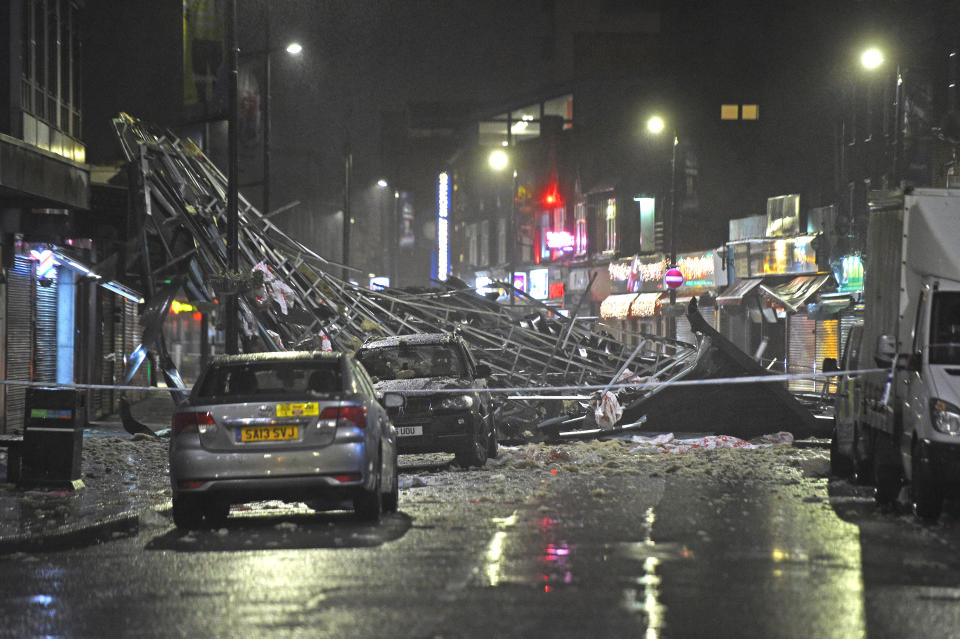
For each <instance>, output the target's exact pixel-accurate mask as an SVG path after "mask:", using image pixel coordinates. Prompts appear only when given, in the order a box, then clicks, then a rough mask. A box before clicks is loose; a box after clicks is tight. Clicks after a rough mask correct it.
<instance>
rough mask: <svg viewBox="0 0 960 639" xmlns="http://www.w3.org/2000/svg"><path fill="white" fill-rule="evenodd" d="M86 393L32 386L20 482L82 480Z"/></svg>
mask: <svg viewBox="0 0 960 639" xmlns="http://www.w3.org/2000/svg"><path fill="white" fill-rule="evenodd" d="M84 404H85V402H84V395H83V394H82V393H81V392H80V391H77V390H53V389H48V388H28V389H27V396H26V414H25V415H24V420H23V445H22V447H21V450H20V480H19V483H20V484H32V485H36V484H46V485H62V484H72V482H73V481H74V480H76V479H80V459H81V455H82V452H83V427H84V425H85V423H86V410H85V406H84Z"/></svg>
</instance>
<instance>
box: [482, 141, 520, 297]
mask: <svg viewBox="0 0 960 639" xmlns="http://www.w3.org/2000/svg"><path fill="white" fill-rule="evenodd" d="M487 163H488V164H489V165H490V168H492V169H493V170H494V171H498V172H499V171H503V170H504V169H507V168H508V167H509V168H511V169H512V172H513V182H512V185H511V188H510V218H509V220H508V221H507V260H508V262H509V266H510V305H511V306H514V305H515V304H516V297H517V296H516V293H515V291H514V288H513V287H514V286H515V277H516V272H517V271H516V269H517V165H516V162H515V160H514V158H512V157H511V156H510V154H509V153H507V152H506V151H504V150H503V149H496V150H494V151H491V152H490V155H489V156H488V158H487Z"/></svg>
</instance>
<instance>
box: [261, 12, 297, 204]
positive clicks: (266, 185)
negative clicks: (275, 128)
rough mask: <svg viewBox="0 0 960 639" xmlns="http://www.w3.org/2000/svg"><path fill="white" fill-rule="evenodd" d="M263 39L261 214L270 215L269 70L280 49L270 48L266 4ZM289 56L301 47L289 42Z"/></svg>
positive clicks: (287, 46)
mask: <svg viewBox="0 0 960 639" xmlns="http://www.w3.org/2000/svg"><path fill="white" fill-rule="evenodd" d="M264 38H265V42H266V47H265V48H264V51H262V52H257V53H262V54H263V78H264V79H263V84H264V91H263V214H264V215H269V214H270V84H271V69H270V57H271V55H272V54H273V53H275V52H276V51H280V50H281V49H279V48H277V49H271V48H270V4H269V3H267V5H266V9H265V10H264ZM282 50H283V51H286V52H287V53H288V54H289V55H292V56H296V55H300V54H301V53H302V52H303V46H302V45H301V44H300V43H299V42H290V43H289V44H287V45H286V46H285V47H284V48H283V49H282Z"/></svg>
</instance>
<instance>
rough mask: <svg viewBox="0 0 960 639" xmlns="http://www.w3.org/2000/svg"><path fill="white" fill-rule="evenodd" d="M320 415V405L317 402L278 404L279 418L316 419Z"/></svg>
mask: <svg viewBox="0 0 960 639" xmlns="http://www.w3.org/2000/svg"><path fill="white" fill-rule="evenodd" d="M319 414H320V404H318V403H317V402H304V403H299V404H277V417H316V416H317V415H319Z"/></svg>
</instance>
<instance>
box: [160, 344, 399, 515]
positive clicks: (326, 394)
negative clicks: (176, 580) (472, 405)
mask: <svg viewBox="0 0 960 639" xmlns="http://www.w3.org/2000/svg"><path fill="white" fill-rule="evenodd" d="M396 444H397V436H396V429H395V428H394V426H393V424H392V423H391V421H390V418H389V417H388V416H387V412H386V410H385V409H384V408H383V406H381V405H380V403H379V402H378V401H377V398H376V393H375V392H374V389H373V383H372V382H371V381H370V377H369V376H368V375H367V372H366V371H365V370H364V369H363V367H362V366H361V365H359V364H358V363H357V362H356V360H354V359H353V358H352V357H351V356H349V355H346V354H343V353H321V352H282V353H256V354H248V355H234V356H222V357H217V358H214V359H213V360H212V361H211V363H210V364H209V366H207V368H206V369H205V370H204V372H203V373H202V374H201V375H200V378H199V379H198V380H197V383H196V384H195V385H194V387H193V390H192V391H191V393H190V397H189V398H188V399H187V401H186V402H184V403H183V404H181V405H180V406H178V407H177V411H176V413H174V415H173V424H172V428H171V437H170V482H171V484H172V487H173V520H174V522H175V523H176V525H177V526H179V527H181V528H197V527H201V526H204V525H206V526H215V525H218V524H219V523H221V522H222V521H223V520H225V519H226V517H227V516H228V514H229V510H230V504H233V503H242V502H247V501H254V500H262V499H281V500H287V501H304V502H307V503H309V504H311V505H314V504H318V505H317V506H315V507H317V508H336V507H343V506H347V507H350V506H352V507H353V508H354V510H355V511H356V513H357V515H358V516H359V517H360V518H362V519H365V520H370V521H376V520H378V519H379V518H380V513H381V510H386V511H395V510H396V509H397V505H398V485H399V484H398V474H397V445H396Z"/></svg>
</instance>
